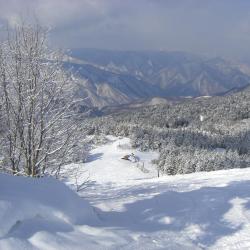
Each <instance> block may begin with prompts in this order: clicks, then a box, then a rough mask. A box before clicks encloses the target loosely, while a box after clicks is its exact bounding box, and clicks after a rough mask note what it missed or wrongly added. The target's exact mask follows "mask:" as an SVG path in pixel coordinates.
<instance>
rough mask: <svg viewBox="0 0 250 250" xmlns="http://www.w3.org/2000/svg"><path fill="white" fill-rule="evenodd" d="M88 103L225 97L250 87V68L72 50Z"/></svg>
mask: <svg viewBox="0 0 250 250" xmlns="http://www.w3.org/2000/svg"><path fill="white" fill-rule="evenodd" d="M65 67H66V68H70V69H71V70H72V71H73V73H74V74H75V75H76V79H77V81H76V82H77V88H76V97H77V98H80V99H81V100H82V105H84V106H89V107H97V108H103V107H107V106H118V105H124V104H125V105H126V104H131V103H138V102H139V103H141V104H143V103H144V101H145V103H151V101H150V100H151V99H153V100H154V101H152V103H155V102H157V101H156V99H157V98H159V100H161V101H162V99H163V98H167V99H169V98H170V99H171V98H176V97H178V98H183V97H198V96H214V95H223V94H226V93H229V92H230V91H237V89H239V90H240V89H242V88H244V87H246V86H248V85H249V84H250V73H249V72H250V70H249V67H248V66H247V65H246V64H239V63H235V62H231V61H227V60H225V59H222V58H208V57H205V56H199V55H193V54H190V53H186V52H166V51H110V50H99V49H72V50H70V52H69V53H68V59H67V62H65Z"/></svg>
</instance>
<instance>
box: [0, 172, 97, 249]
mask: <svg viewBox="0 0 250 250" xmlns="http://www.w3.org/2000/svg"><path fill="white" fill-rule="evenodd" d="M0 190H1V191H0V221H1V224H0V239H3V238H8V237H12V236H18V237H22V238H23V237H26V238H27V237H28V236H31V235H33V234H35V233H36V232H38V231H50V232H51V231H61V230H62V231H65V230H66V231H67V230H69V229H70V227H71V225H72V224H77V225H80V224H85V223H87V222H88V221H89V220H93V218H94V217H95V215H94V212H93V210H92V208H91V207H90V205H89V204H88V203H87V202H86V201H84V200H83V199H82V198H80V197H79V196H78V195H77V194H76V193H75V192H73V191H72V190H70V189H69V188H68V187H67V186H66V185H65V184H64V183H61V182H59V181H57V180H56V179H53V178H41V179H32V178H25V177H15V176H9V175H5V174H0ZM0 248H1V244H0Z"/></svg>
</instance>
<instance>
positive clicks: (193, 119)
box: [84, 90, 250, 175]
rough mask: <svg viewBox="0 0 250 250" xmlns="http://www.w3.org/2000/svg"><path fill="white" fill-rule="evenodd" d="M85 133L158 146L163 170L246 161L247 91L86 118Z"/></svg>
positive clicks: (249, 157)
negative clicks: (113, 136) (107, 135)
mask: <svg viewBox="0 0 250 250" xmlns="http://www.w3.org/2000/svg"><path fill="white" fill-rule="evenodd" d="M84 129H85V130H87V131H88V133H89V134H112V135H116V136H128V137H130V138H131V139H132V144H133V146H134V147H137V148H140V149H141V150H143V151H147V150H158V151H159V152H160V157H159V159H157V160H156V163H157V164H158V168H159V169H160V171H161V172H162V173H166V174H171V175H173V174H179V173H180V174H182V173H191V172H196V171H212V170H217V169H229V168H237V167H240V168H241V167H247V166H248V165H249V166H250V91H247V90H246V91H243V92H240V93H237V94H233V95H230V96H224V97H213V98H199V99H191V100H187V101H184V102H182V103H178V104H168V105H158V106H151V107H145V108H141V109H138V110H135V111H132V112H126V113H119V114H113V115H109V116H106V117H101V118H94V119H89V120H88V121H87V122H86V123H85V125H84Z"/></svg>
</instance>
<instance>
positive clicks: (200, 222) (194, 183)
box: [0, 137, 250, 250]
mask: <svg viewBox="0 0 250 250" xmlns="http://www.w3.org/2000/svg"><path fill="white" fill-rule="evenodd" d="M109 139H110V140H111V141H110V142H109V143H108V144H105V145H102V146H99V147H97V148H95V149H93V150H92V151H91V155H90V157H89V159H88V162H87V163H86V164H80V165H71V166H67V167H66V168H65V169H64V175H65V179H64V181H65V182H66V183H67V184H68V185H70V187H71V188H73V189H74V184H75V181H76V179H75V174H74V172H75V171H76V170H77V171H79V172H80V173H81V175H80V176H79V177H78V179H77V181H78V184H79V183H81V182H83V181H84V180H88V181H87V183H86V184H85V185H84V188H83V189H82V190H81V191H80V192H79V193H78V194H79V195H80V196H81V197H82V198H79V197H77V195H76V194H75V193H74V191H70V190H68V189H67V188H66V186H64V185H63V184H62V183H59V182H57V181H55V180H51V179H49V180H29V181H28V182H27V181H25V182H24V178H19V177H7V178H6V176H4V175H0V220H1V224H0V234H1V235H0V249H4V250H5V249H73V250H74V249H84V250H85V249H86V250H88V249H105V250H106V249H107V250H108V249H113V250H116V249H134V250H135V249H136V250H137V249H146V250H150V249H171V250H172V249H185V250H186V249H192V250H193V249H223V250H224V249H240V250H241V249H250V191H249V190H250V168H247V169H234V170H226V171H216V172H210V173H195V174H190V175H185V176H172V177H171V176H164V177H160V178H157V177H156V175H157V172H156V170H155V168H154V166H153V165H152V164H151V160H152V159H154V158H155V157H156V156H157V155H156V154H154V153H140V152H137V151H136V150H132V149H131V148H129V147H128V145H129V140H128V139H117V138H113V137H110V138H109ZM119 145H120V146H119ZM124 145H127V146H124ZM117 146H119V147H117ZM124 148H125V149H124ZM132 152H133V153H134V154H135V155H137V156H139V158H140V160H141V162H144V167H145V169H147V170H148V171H143V172H142V171H141V170H140V169H139V168H138V167H137V164H136V163H132V162H128V161H124V160H121V158H122V157H123V156H124V155H125V154H128V153H132ZM17 178H19V179H18V181H17ZM38 183H39V185H37V184H38ZM46 197H49V198H48V199H47V198H46ZM88 203H89V204H90V205H92V208H93V209H92V208H91V206H90V205H89V204H88ZM30 210H31V211H32V212H31V213H29V211H30ZM12 214H13V216H12Z"/></svg>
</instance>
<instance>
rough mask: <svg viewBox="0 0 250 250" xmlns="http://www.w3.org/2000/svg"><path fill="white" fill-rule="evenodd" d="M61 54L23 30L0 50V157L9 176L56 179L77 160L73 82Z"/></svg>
mask: <svg viewBox="0 0 250 250" xmlns="http://www.w3.org/2000/svg"><path fill="white" fill-rule="evenodd" d="M62 59H63V57H62V53H58V52H52V51H50V50H49V49H48V47H47V31H46V30H45V29H44V28H42V27H40V26H39V25H33V26H26V25H24V24H22V25H20V26H18V27H16V28H15V29H13V30H10V31H8V39H7V41H5V42H2V43H1V45H0V99H1V101H0V103H1V105H0V122H1V131H0V137H1V143H0V146H1V148H0V156H1V157H2V160H1V162H0V166H1V168H2V169H5V170H7V171H11V172H12V173H13V174H20V175H21V174H23V175H27V176H32V177H35V176H42V175H44V174H45V173H58V171H59V169H60V166H61V165H62V164H64V163H65V162H68V161H70V160H72V158H73V159H76V158H79V157H76V152H78V151H77V146H78V145H77V139H78V137H79V136H78V135H77V134H76V131H77V130H78V126H77V122H76V120H75V117H74V112H73V110H74V105H75V103H73V101H72V100H73V98H72V93H73V92H72V81H71V80H72V79H71V78H70V76H69V74H67V73H65V71H64V69H63V65H62V61H63V60H62Z"/></svg>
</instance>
